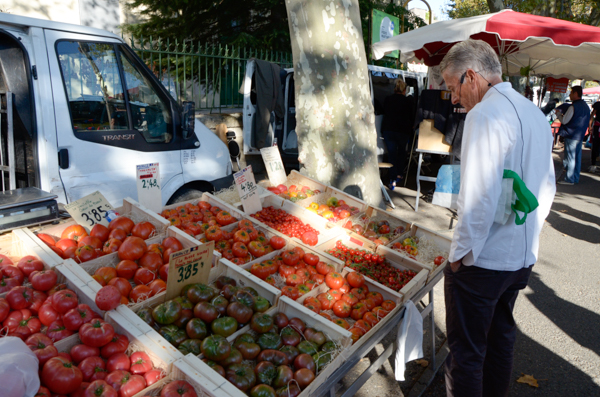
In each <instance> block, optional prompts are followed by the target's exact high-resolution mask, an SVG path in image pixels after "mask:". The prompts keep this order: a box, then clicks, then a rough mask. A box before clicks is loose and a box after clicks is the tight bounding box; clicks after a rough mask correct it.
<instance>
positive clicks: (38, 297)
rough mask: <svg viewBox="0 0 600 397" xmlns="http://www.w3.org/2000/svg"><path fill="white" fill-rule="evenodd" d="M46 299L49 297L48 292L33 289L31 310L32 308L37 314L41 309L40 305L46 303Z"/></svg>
mask: <svg viewBox="0 0 600 397" xmlns="http://www.w3.org/2000/svg"><path fill="white" fill-rule="evenodd" d="M46 299H48V295H47V294H45V293H44V292H41V291H36V290H34V291H33V302H32V303H31V306H30V307H29V310H31V312H32V313H33V314H34V315H36V316H37V314H38V312H39V310H40V307H42V305H43V304H44V302H45V301H46Z"/></svg>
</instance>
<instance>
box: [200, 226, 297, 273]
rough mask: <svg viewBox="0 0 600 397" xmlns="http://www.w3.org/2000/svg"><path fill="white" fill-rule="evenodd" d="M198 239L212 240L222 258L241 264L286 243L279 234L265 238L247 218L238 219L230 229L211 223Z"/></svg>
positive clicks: (203, 240) (279, 247)
mask: <svg viewBox="0 0 600 397" xmlns="http://www.w3.org/2000/svg"><path fill="white" fill-rule="evenodd" d="M200 241H202V242H206V241H214V242H215V250H216V251H218V252H220V253H221V255H222V256H223V258H225V259H228V260H230V261H231V262H233V263H235V264H236V265H243V264H244V263H248V262H250V261H252V260H254V259H255V258H259V257H261V256H263V255H266V254H268V253H270V252H273V251H274V250H278V249H281V248H283V247H284V246H285V243H286V242H285V239H284V238H283V237H279V236H273V237H271V238H270V239H267V237H266V235H265V233H264V232H263V231H261V230H256V228H255V227H254V224H252V222H251V221H249V220H247V219H242V220H241V221H239V222H238V224H237V226H236V227H235V228H234V229H231V230H230V231H227V230H224V229H222V228H220V227H219V226H218V225H212V226H210V227H209V228H208V229H207V230H206V232H205V234H204V237H203V238H201V239H200Z"/></svg>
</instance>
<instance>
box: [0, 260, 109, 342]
mask: <svg viewBox="0 0 600 397" xmlns="http://www.w3.org/2000/svg"><path fill="white" fill-rule="evenodd" d="M28 276H29V281H30V282H31V286H30V287H28V286H17V287H13V288H12V289H11V290H10V291H9V292H8V293H7V294H6V297H5V298H0V322H2V327H3V331H4V332H3V334H2V336H6V335H8V336H16V337H18V338H21V339H22V340H26V339H27V338H29V337H30V336H31V335H33V334H37V333H42V334H44V335H45V336H47V337H48V338H50V339H51V340H52V341H54V342H56V341H59V340H62V339H64V338H66V337H69V336H71V335H73V334H75V333H76V332H78V331H80V328H81V327H82V326H83V325H84V324H86V323H89V322H90V321H92V320H93V319H94V318H97V317H99V315H98V314H97V313H95V312H94V311H93V310H92V309H91V308H90V307H89V306H88V305H86V304H80V303H79V300H78V298H77V295H76V294H75V292H73V291H71V290H69V289H66V288H67V287H66V285H65V284H57V279H58V275H57V274H56V272H55V271H54V270H42V271H33V272H31V273H30V274H29V275H28Z"/></svg>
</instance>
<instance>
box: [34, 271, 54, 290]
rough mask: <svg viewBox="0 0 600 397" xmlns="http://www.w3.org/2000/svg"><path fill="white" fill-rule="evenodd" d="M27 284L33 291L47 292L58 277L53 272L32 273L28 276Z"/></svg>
mask: <svg viewBox="0 0 600 397" xmlns="http://www.w3.org/2000/svg"><path fill="white" fill-rule="evenodd" d="M28 277H29V282H30V283H31V286H32V287H33V289H36V290H38V291H48V290H50V289H51V288H52V287H54V285H55V284H56V280H57V279H58V276H57V274H56V272H55V271H54V270H42V271H34V272H32V273H31V274H30V275H29V276H28Z"/></svg>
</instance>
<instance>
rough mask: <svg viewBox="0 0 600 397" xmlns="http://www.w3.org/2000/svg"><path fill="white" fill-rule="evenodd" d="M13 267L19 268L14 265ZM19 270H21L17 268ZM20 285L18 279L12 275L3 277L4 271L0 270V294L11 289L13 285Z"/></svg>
mask: <svg viewBox="0 0 600 397" xmlns="http://www.w3.org/2000/svg"><path fill="white" fill-rule="evenodd" d="M11 267H12V266H11ZM15 269H17V270H19V269H18V268H16V267H15ZM0 270H1V269H0ZM19 272H21V271H20V270H19ZM21 274H23V273H22V272H21ZM20 285H21V283H20V282H19V280H17V279H16V278H14V277H10V278H9V277H5V276H4V272H3V271H0V294H4V293H6V292H8V291H10V290H12V289H13V288H14V287H18V286H20Z"/></svg>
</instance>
